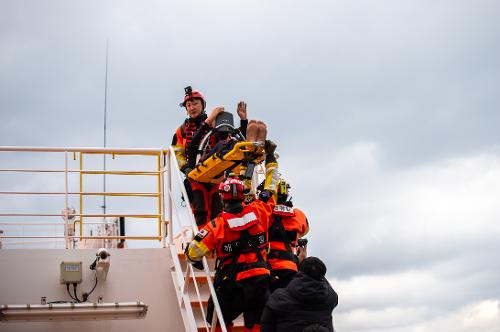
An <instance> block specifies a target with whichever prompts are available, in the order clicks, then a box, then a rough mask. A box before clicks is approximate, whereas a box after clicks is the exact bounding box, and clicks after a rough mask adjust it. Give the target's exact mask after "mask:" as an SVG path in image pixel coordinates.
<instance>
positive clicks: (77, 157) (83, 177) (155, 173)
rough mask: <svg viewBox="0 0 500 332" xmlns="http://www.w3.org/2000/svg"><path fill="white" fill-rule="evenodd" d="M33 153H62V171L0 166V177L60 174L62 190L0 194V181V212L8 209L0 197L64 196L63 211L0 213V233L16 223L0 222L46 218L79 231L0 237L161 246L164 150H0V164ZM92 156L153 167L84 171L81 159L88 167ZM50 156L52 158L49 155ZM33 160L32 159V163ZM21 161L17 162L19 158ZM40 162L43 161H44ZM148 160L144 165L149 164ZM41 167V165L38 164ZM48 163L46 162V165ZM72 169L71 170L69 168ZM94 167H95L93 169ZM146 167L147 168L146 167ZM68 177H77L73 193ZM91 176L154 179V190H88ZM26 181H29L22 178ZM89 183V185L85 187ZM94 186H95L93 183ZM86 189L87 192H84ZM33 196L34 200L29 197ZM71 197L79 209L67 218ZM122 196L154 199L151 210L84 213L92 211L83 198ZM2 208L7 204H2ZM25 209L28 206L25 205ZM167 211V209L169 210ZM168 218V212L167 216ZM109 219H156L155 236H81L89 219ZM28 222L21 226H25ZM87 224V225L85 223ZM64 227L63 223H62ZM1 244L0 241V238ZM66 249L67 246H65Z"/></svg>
mask: <svg viewBox="0 0 500 332" xmlns="http://www.w3.org/2000/svg"><path fill="white" fill-rule="evenodd" d="M37 153H52V154H54V153H55V154H57V153H59V154H61V153H62V154H64V168H62V167H55V168H54V167H53V166H50V167H39V168H26V167H23V168H12V167H9V168H4V167H2V164H0V175H5V174H11V173H21V174H23V173H35V174H46V173H62V174H64V190H63V191H62V190H59V191H49V190H43V191H42V190H40V191H36V190H11V191H2V190H3V189H4V188H2V184H1V183H2V181H0V209H1V210H2V212H3V210H5V209H6V208H8V206H2V205H4V204H2V202H6V200H5V199H2V196H3V197H6V196H10V197H12V196H29V197H32V198H33V200H36V199H38V198H40V197H54V196H57V195H64V209H63V212H61V213H54V211H52V212H51V213H45V212H46V211H44V212H37V213H26V212H25V211H22V213H19V212H17V213H12V212H10V213H0V230H1V229H2V224H3V225H4V226H5V225H8V224H12V225H14V224H16V223H13V222H12V223H2V221H4V219H5V218H13V219H17V218H21V217H24V218H48V217H62V218H63V219H65V220H66V221H65V222H67V221H68V220H69V219H72V223H73V230H76V227H75V226H76V224H78V225H79V230H78V234H76V233H74V234H67V233H65V234H64V236H56V235H54V236H39V235H38V236H37V235H30V234H28V235H25V234H23V235H10V236H9V235H7V234H5V232H4V234H0V235H1V238H4V239H5V238H53V239H59V238H65V239H66V240H67V243H69V241H71V240H73V239H78V240H80V241H82V240H84V239H109V240H159V241H163V244H165V240H166V236H167V224H168V223H169V220H167V218H166V211H165V210H166V209H165V205H166V204H167V205H168V206H170V202H171V201H170V198H167V203H166V204H165V195H164V190H163V188H164V182H165V179H164V176H165V173H167V172H168V165H169V163H167V162H166V160H167V157H168V154H169V151H168V150H164V149H112V148H41V147H0V158H2V159H0V162H1V160H6V163H7V161H8V164H11V163H12V161H16V160H17V156H18V155H19V154H23V155H24V154H37ZM70 155H72V160H73V161H74V162H76V163H77V164H78V166H77V167H76V169H71V168H70V166H69V163H70V160H69V156H70ZM95 155H100V156H103V155H104V156H111V157H112V159H113V160H115V159H116V158H117V157H120V156H132V157H142V158H144V157H146V158H149V157H152V158H154V161H153V163H152V165H153V166H151V167H150V169H147V170H137V169H132V170H129V169H113V170H99V169H91V168H92V167H90V168H89V169H85V168H84V159H85V162H86V163H85V164H87V161H90V162H89V163H88V164H90V165H92V163H95V162H96V161H95V160H91V159H92V157H91V156H95ZM51 156H52V155H51ZM32 159H33V160H32ZM32 159H30V161H29V163H28V164H29V165H33V164H34V163H35V162H36V161H37V158H32ZM20 160H21V159H20ZM44 161H47V160H46V159H44ZM149 163H150V162H149V161H148V165H149ZM23 164H24V165H26V162H23ZM42 164H43V163H42ZM49 164H50V163H49ZM133 165H134V162H128V163H127V164H126V166H127V167H128V168H130V166H133ZM73 168H75V167H73ZM94 168H98V167H95V166H94ZM148 168H149V167H148ZM71 174H77V175H78V178H79V180H78V189H77V190H70V183H69V182H70V181H69V176H70V175H71ZM92 175H103V177H104V176H106V175H112V176H117V177H120V176H127V177H135V178H137V177H142V176H148V177H156V180H155V181H154V183H155V184H154V188H152V190H150V191H110V192H107V191H106V192H105V191H104V190H103V191H96V190H89V189H87V188H89V187H91V185H90V184H92V181H89V179H88V178H92ZM168 176H170V173H168ZM26 181H27V182H28V181H29V180H28V179H26ZM87 182H88V183H90V184H87ZM167 183H168V184H170V179H167ZM94 184H95V183H94ZM85 190H88V191H85ZM33 196H35V197H33ZM73 196H78V203H79V204H78V205H79V210H78V212H77V213H72V214H71V215H68V211H69V210H68V209H69V208H70V203H69V201H70V197H73ZM92 196H94V197H126V198H129V199H130V198H139V197H141V198H143V197H146V198H153V199H155V200H156V203H155V206H156V208H154V211H148V213H106V208H104V207H102V206H101V208H103V210H104V212H103V213H95V212H94V213H92V212H87V213H86V212H85V211H87V210H90V211H92V210H93V209H92V208H89V207H88V205H86V204H85V200H84V198H85V197H92ZM5 205H8V203H6V204H5ZM27 205H28V206H29V205H30V204H27ZM169 210H170V209H169ZM169 215H171V213H169ZM109 217H125V218H133V219H139V218H140V219H156V220H157V234H156V235H151V234H150V235H140V236H130V235H124V236H118V235H116V236H95V235H85V234H84V233H83V232H84V227H83V226H84V225H86V222H85V221H86V219H89V218H103V220H106V219H105V218H109ZM75 218H78V220H73V219H75ZM19 224H20V225H22V224H23V223H22V222H19ZM27 224H28V223H25V225H27ZM89 224H90V223H89ZM63 225H64V224H63ZM0 241H1V239H0ZM66 246H67V247H68V244H67V245H66Z"/></svg>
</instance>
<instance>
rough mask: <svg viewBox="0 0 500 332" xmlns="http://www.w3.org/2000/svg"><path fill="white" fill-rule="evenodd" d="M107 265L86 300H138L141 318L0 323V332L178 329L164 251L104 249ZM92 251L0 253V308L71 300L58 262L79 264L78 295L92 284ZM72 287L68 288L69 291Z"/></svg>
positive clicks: (179, 321)
mask: <svg viewBox="0 0 500 332" xmlns="http://www.w3.org/2000/svg"><path fill="white" fill-rule="evenodd" d="M109 251H110V253H111V257H110V258H111V264H110V268H109V273H108V277H107V280H106V281H104V282H99V283H98V285H97V287H96V289H95V291H94V292H93V293H92V295H90V297H89V302H97V298H98V296H102V297H103V302H130V301H142V302H144V303H146V304H147V305H148V313H147V315H146V318H145V319H132V320H107V321H98V322H93V321H80V322H54V323H51V322H20V323H14V322H12V323H6V322H0V331H2V332H7V331H8V332H21V331H23V332H24V331H26V332H27V331H40V332H45V331H47V332H48V331H72V332H83V331H85V332H89V331H96V332H100V331H102V332H132V331H134V332H135V331H141V332H145V331H148V332H155V331H184V325H183V322H182V317H181V314H180V310H179V306H178V304H177V296H176V293H175V289H174V285H173V282H172V275H171V270H170V267H171V266H172V259H171V257H170V250H169V249H168V248H158V249H109ZM95 254H96V250H95V249H80V250H65V249H37V250H32V249H29V250H23V249H16V250H0V304H40V299H41V297H42V296H45V297H47V302H50V301H60V300H66V301H71V298H70V297H69V295H68V294H67V291H66V286H65V285H61V284H60V283H59V269H60V263H61V261H81V262H82V263H83V271H84V274H83V282H82V284H80V285H78V288H77V290H78V294H79V296H80V298H81V292H82V291H87V292H88V291H89V290H91V289H92V287H93V285H94V276H93V271H91V270H90V269H89V268H88V267H89V266H90V264H92V262H93V260H94V259H95ZM70 289H72V286H71V287H70Z"/></svg>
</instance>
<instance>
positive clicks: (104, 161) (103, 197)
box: [102, 39, 108, 220]
mask: <svg viewBox="0 0 500 332" xmlns="http://www.w3.org/2000/svg"><path fill="white" fill-rule="evenodd" d="M107 104H108V40H107V39H106V74H105V76H104V147H106V111H107ZM103 166H104V167H103V169H104V174H103V175H102V177H103V182H102V183H103V193H104V195H103V196H102V211H103V214H104V215H105V214H106V195H105V193H106V153H104V154H103ZM103 218H104V220H106V217H103Z"/></svg>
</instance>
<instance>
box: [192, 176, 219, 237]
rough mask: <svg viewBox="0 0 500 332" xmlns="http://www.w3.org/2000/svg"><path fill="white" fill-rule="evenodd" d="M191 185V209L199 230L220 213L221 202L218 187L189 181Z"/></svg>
mask: <svg viewBox="0 0 500 332" xmlns="http://www.w3.org/2000/svg"><path fill="white" fill-rule="evenodd" d="M189 182H190V185H191V192H192V194H191V195H190V196H191V197H189V198H190V200H191V207H192V209H193V214H194V218H195V220H196V224H197V225H198V227H199V228H201V227H203V226H204V225H205V224H206V223H207V222H209V221H210V220H212V219H214V218H215V217H217V216H218V215H219V213H221V212H222V200H221V198H220V195H219V191H218V186H217V185H214V184H211V183H201V182H196V181H189Z"/></svg>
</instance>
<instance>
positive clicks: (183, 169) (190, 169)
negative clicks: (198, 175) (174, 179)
mask: <svg viewBox="0 0 500 332" xmlns="http://www.w3.org/2000/svg"><path fill="white" fill-rule="evenodd" d="M192 170H193V169H192V168H190V167H187V165H186V167H184V168H182V169H181V172H182V173H184V175H185V176H186V177H187V176H188V174H189V173H191V171H192Z"/></svg>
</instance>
